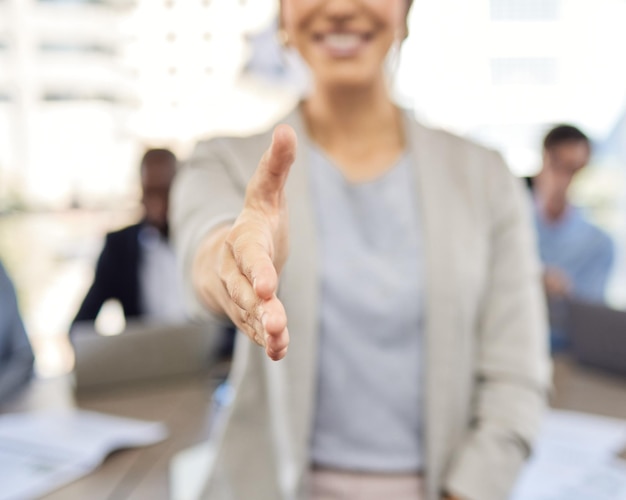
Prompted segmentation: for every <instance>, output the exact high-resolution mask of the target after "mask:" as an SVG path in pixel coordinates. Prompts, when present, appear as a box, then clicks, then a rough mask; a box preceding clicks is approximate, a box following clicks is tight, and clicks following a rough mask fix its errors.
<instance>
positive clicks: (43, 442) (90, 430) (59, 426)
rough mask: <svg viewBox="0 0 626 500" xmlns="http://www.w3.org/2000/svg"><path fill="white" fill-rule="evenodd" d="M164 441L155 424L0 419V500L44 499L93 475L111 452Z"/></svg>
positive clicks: (51, 417)
mask: <svg viewBox="0 0 626 500" xmlns="http://www.w3.org/2000/svg"><path fill="white" fill-rule="evenodd" d="M166 437H167V428H166V427H165V425H164V424H162V423H160V422H145V421H141V420H134V419H129V418H122V417H116V416H111V415H105V414H102V413H96V412H90V411H84V410H59V411H46V412H36V413H12V414H6V415H0V500H17V499H24V498H35V497H38V496H41V495H44V494H46V493H49V492H50V491H52V490H54V489H56V488H58V487H60V486H62V485H64V484H67V483H68V482H71V481H73V480H76V479H78V478H79V477H81V476H84V475H86V474H88V473H89V472H91V471H93V470H94V469H95V468H96V467H97V466H98V465H99V464H101V463H102V462H103V461H104V459H105V458H106V457H107V455H108V454H109V453H111V452H112V451H113V450H116V449H121V448H129V447H136V446H147V445H150V444H155V443H158V442H160V441H163V440H164V439H165V438H166Z"/></svg>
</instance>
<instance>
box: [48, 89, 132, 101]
mask: <svg viewBox="0 0 626 500" xmlns="http://www.w3.org/2000/svg"><path fill="white" fill-rule="evenodd" d="M43 100H44V101H48V102H68V101H101V102H108V103H111V104H117V103H119V102H120V99H119V98H118V97H117V96H115V95H113V94H108V93H104V92H80V91H76V92H74V91H49V92H45V93H44V94H43Z"/></svg>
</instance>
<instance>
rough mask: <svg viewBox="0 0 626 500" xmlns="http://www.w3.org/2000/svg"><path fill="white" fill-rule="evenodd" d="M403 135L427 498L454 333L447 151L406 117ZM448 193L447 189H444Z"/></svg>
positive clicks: (435, 467) (436, 473)
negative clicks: (417, 294) (419, 275)
mask: <svg viewBox="0 0 626 500" xmlns="http://www.w3.org/2000/svg"><path fill="white" fill-rule="evenodd" d="M405 130H407V142H408V144H409V150H410V154H411V157H412V160H413V163H414V169H415V170H414V171H415V178H416V183H417V186H416V192H417V202H418V206H419V210H420V216H421V231H422V241H423V249H424V255H423V256H422V257H423V264H422V265H423V269H424V276H425V281H426V282H425V284H424V285H425V286H424V290H425V300H424V313H425V321H424V325H425V327H424V331H423V335H424V357H423V360H424V367H423V369H424V378H423V380H424V384H425V385H424V391H425V395H424V396H425V397H424V413H423V416H424V429H425V431H424V443H425V446H426V454H425V456H426V468H427V470H428V472H427V476H426V477H427V483H428V484H427V488H428V489H429V495H428V496H427V497H428V498H431V497H432V498H434V497H435V495H436V494H438V492H436V491H434V490H433V488H434V485H435V484H437V483H438V481H437V477H438V476H439V475H440V474H441V471H440V470H438V468H439V462H440V460H439V459H438V457H440V456H441V450H440V449H438V446H439V447H440V446H441V443H445V442H446V441H447V440H446V439H445V436H444V434H445V430H446V428H447V426H446V425H445V421H446V418H447V412H448V410H449V409H448V408H446V401H447V398H446V395H445V391H446V388H447V387H450V386H451V384H450V382H449V377H452V376H453V370H451V369H450V364H449V356H450V354H451V353H452V352H454V345H453V343H454V338H453V336H452V335H451V332H453V331H454V323H455V321H456V313H457V312H456V308H455V300H456V299H455V293H454V287H455V283H454V279H455V278H454V276H455V274H454V271H453V269H452V268H453V263H454V256H453V249H452V248H451V241H452V240H453V238H452V237H451V236H450V235H451V233H453V232H454V231H455V229H454V221H453V220H452V219H453V215H452V212H453V204H454V200H452V199H450V196H449V193H450V189H449V183H450V182H451V181H452V180H451V179H449V178H448V176H449V169H448V168H447V164H446V161H447V160H446V158H445V157H446V154H447V153H448V152H447V151H442V149H441V148H438V147H436V145H434V144H433V143H432V142H433V141H436V140H437V137H436V136H435V134H432V133H431V132H430V130H429V129H427V128H425V127H423V126H421V125H420V124H418V123H417V122H415V120H414V119H413V118H412V117H409V116H406V122H405ZM446 187H447V188H448V189H447V188H446Z"/></svg>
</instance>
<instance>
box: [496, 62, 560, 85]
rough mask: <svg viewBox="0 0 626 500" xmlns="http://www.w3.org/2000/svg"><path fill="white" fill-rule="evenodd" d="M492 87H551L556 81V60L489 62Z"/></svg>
mask: <svg viewBox="0 0 626 500" xmlns="http://www.w3.org/2000/svg"><path fill="white" fill-rule="evenodd" d="M491 80H492V82H493V84H494V85H553V84H555V83H556V81H557V63H556V59H553V58H547V57H545V58H544V57H511V58H494V59H492V60H491Z"/></svg>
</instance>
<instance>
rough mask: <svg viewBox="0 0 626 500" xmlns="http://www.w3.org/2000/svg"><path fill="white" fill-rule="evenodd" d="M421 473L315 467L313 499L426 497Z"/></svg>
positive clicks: (419, 499)
mask: <svg viewBox="0 0 626 500" xmlns="http://www.w3.org/2000/svg"><path fill="white" fill-rule="evenodd" d="M422 488H423V483H422V476H420V475H419V474H368V473H356V472H344V471H338V470H331V469H319V468H314V469H312V470H311V496H310V500H422V499H423V498H424V494H423V492H422Z"/></svg>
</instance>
